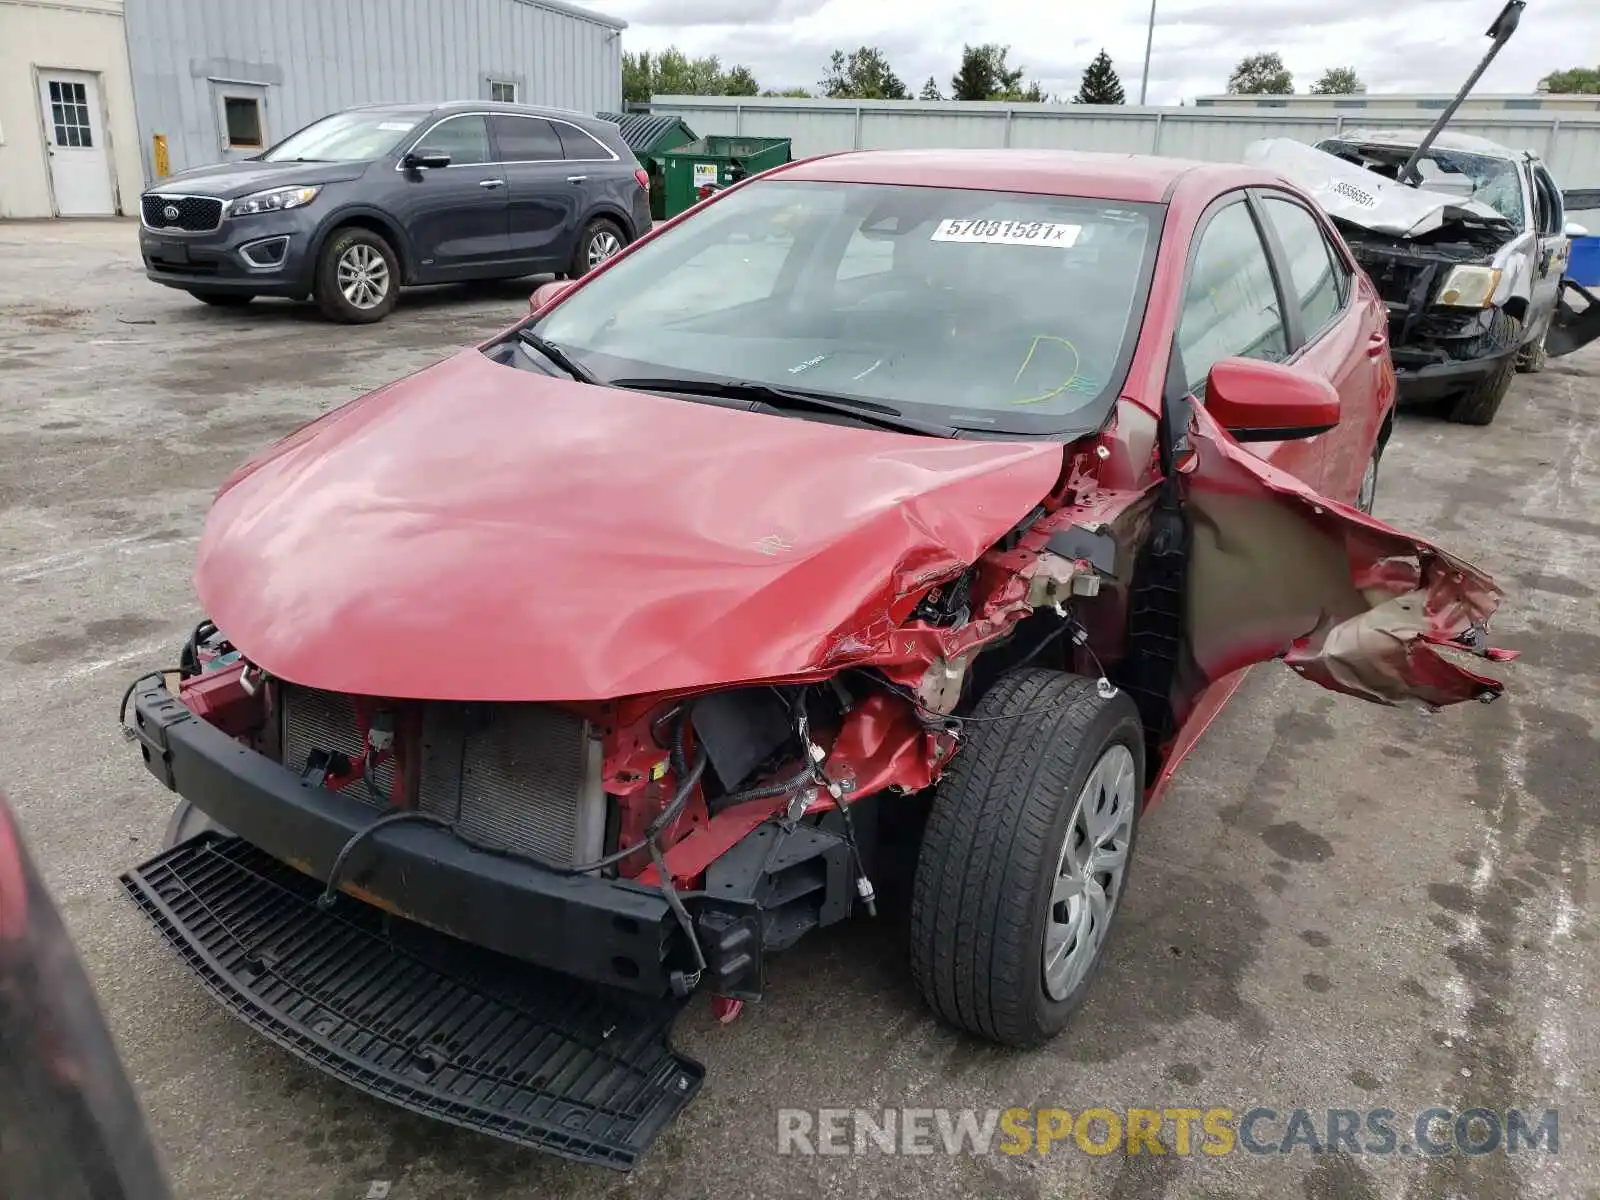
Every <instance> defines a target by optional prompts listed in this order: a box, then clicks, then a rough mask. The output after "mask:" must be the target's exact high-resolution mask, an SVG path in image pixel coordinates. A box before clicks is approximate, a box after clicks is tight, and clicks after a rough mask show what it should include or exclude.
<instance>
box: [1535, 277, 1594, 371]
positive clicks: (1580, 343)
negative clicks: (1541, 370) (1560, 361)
mask: <svg viewBox="0 0 1600 1200" xmlns="http://www.w3.org/2000/svg"><path fill="white" fill-rule="evenodd" d="M1574 293H1576V295H1577V296H1581V297H1582V298H1583V302H1584V307H1582V308H1576V307H1574V306H1573V303H1572V301H1573V299H1574V298H1575V297H1574ZM1596 338H1600V296H1597V295H1595V294H1594V293H1593V292H1591V291H1590V290H1589V289H1588V288H1586V287H1584V286H1583V285H1582V284H1580V283H1576V282H1574V281H1573V280H1571V279H1563V280H1562V281H1561V296H1560V298H1559V299H1558V300H1557V301H1556V315H1555V316H1554V317H1552V318H1551V320H1550V331H1549V333H1547V334H1546V335H1545V339H1544V348H1545V352H1546V353H1547V354H1549V355H1550V357H1551V358H1560V357H1561V356H1562V355H1564V354H1571V353H1572V352H1573V351H1574V350H1582V349H1583V348H1584V347H1585V346H1587V345H1588V344H1589V343H1590V342H1592V341H1594V340H1595V339H1596Z"/></svg>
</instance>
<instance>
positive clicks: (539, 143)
mask: <svg viewBox="0 0 1600 1200" xmlns="http://www.w3.org/2000/svg"><path fill="white" fill-rule="evenodd" d="M489 123H490V124H491V125H493V126H494V141H495V145H496V147H498V148H499V151H500V161H501V162H509V163H519V162H555V161H556V160H558V159H560V158H561V157H562V154H561V142H560V139H558V138H557V137H556V131H555V129H553V128H552V127H551V125H550V122H549V121H546V120H545V119H544V118H543V117H514V116H507V115H504V114H499V115H496V116H493V117H490V118H489Z"/></svg>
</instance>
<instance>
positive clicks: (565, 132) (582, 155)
mask: <svg viewBox="0 0 1600 1200" xmlns="http://www.w3.org/2000/svg"><path fill="white" fill-rule="evenodd" d="M556 133H557V134H559V135H560V137H561V148H562V151H563V153H564V155H565V156H566V157H567V158H568V159H571V160H572V161H574V162H594V161H595V160H596V159H606V160H609V159H610V158H611V152H610V151H609V150H607V149H606V148H605V147H604V146H602V145H601V144H600V143H599V142H598V141H596V140H595V139H594V138H592V137H590V136H589V135H588V134H587V133H585V132H584V131H583V130H581V129H579V128H577V127H576V126H574V125H557V126H556Z"/></svg>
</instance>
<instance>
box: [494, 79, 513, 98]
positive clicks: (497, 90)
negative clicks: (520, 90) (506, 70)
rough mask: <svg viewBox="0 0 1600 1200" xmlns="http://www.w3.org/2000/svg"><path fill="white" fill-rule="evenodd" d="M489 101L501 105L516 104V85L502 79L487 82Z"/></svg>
mask: <svg viewBox="0 0 1600 1200" xmlns="http://www.w3.org/2000/svg"><path fill="white" fill-rule="evenodd" d="M489 99H491V100H494V101H497V102H499V103H501V104H515V103H516V102H517V85H516V84H514V83H511V82H509V81H508V80H504V79H491V80H489Z"/></svg>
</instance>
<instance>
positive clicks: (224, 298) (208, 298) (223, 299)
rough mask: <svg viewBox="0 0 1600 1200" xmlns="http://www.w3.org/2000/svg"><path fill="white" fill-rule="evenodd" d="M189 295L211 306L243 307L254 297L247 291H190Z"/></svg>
mask: <svg viewBox="0 0 1600 1200" xmlns="http://www.w3.org/2000/svg"><path fill="white" fill-rule="evenodd" d="M189 295H191V296H193V297H194V298H195V299H196V300H198V301H200V303H201V304H209V305H211V306H212V307H213V308H243V307H244V306H245V305H246V304H249V303H250V301H252V300H254V299H255V296H253V295H251V294H250V293H249V292H194V291H191V292H190V293H189Z"/></svg>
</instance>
